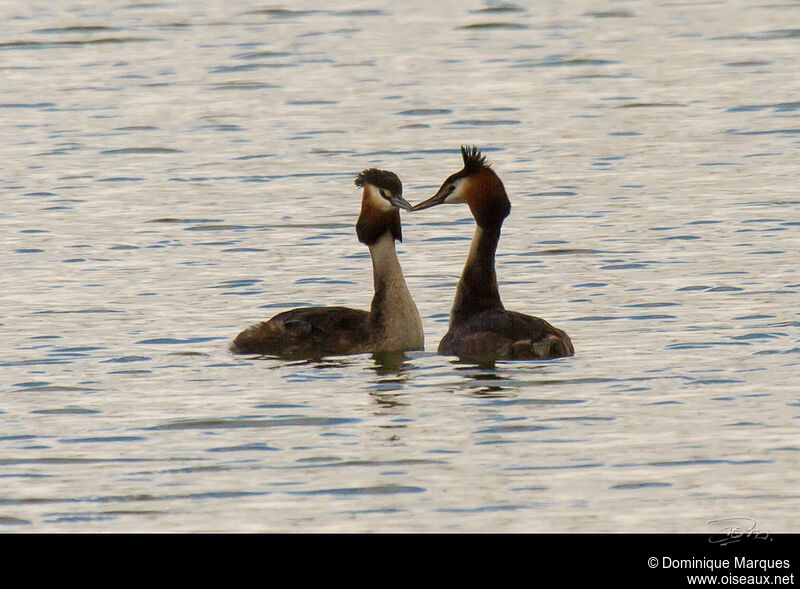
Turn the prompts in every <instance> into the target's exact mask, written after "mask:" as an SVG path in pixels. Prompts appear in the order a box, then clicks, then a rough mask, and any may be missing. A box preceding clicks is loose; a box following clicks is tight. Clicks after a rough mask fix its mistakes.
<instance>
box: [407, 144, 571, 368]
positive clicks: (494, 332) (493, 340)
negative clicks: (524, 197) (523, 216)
mask: <svg viewBox="0 0 800 589" xmlns="http://www.w3.org/2000/svg"><path fill="white" fill-rule="evenodd" d="M461 157H462V158H463V160H464V168H463V169H461V170H460V171H458V172H456V173H455V174H452V175H451V176H449V177H448V178H447V179H446V180H445V181H444V183H442V185H441V187H440V188H439V190H438V191H437V192H436V194H434V195H433V196H432V197H430V198H429V199H427V200H425V201H423V202H420V203H418V204H416V205H414V206H413V207H411V210H412V211H421V210H422V209H427V208H429V207H433V206H436V205H440V204H449V203H466V204H468V205H469V208H470V211H471V212H472V216H473V217H474V218H475V223H476V228H475V236H474V237H473V238H472V245H471V246H470V250H469V255H468V256H467V262H466V264H465V265H464V271H463V273H462V274H461V280H459V282H458V288H457V289H456V298H455V301H454V302H453V308H452V310H451V312H450V328H449V329H448V331H447V333H446V334H445V336H444V337H443V338H442V341H441V342H439V350H438V352H439V354H442V355H446V356H459V357H460V358H462V359H468V360H474V359H477V360H494V359H511V360H532V359H546V358H558V357H562V356H572V355H573V354H574V353H575V349H574V348H573V346H572V342H571V341H570V339H569V336H568V335H567V334H566V333H564V332H563V331H561V330H560V329H556V328H555V327H553V326H552V325H550V324H549V323H548V322H547V321H545V320H544V319H539V318H538V317H531V316H530V315H523V314H522V313H517V312H515V311H506V310H505V307H503V303H502V302H501V301H500V293H499V291H498V289H497V275H496V274H495V269H494V262H495V260H494V258H495V251H496V250H497V243H498V241H499V240H500V228H501V227H502V225H503V219H505V218H506V217H507V216H508V214H509V212H510V211H511V202H510V201H509V200H508V196H507V195H506V190H505V188H504V187H503V183H502V182H501V181H500V178H499V177H498V176H497V174H496V173H495V172H494V170H492V168H491V167H490V166H489V164H488V163H486V157H485V156H483V155H482V154H481V152H480V151H478V149H477V148H476V147H471V148H467V147H462V148H461Z"/></svg>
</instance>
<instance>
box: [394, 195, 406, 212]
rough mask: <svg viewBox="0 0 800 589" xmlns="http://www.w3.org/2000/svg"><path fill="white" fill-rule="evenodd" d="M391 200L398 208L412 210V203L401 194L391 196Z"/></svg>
mask: <svg viewBox="0 0 800 589" xmlns="http://www.w3.org/2000/svg"><path fill="white" fill-rule="evenodd" d="M389 202H390V203H392V205H393V206H396V207H397V208H398V209H403V210H404V211H410V210H411V203H410V202H408V201H407V200H406V199H404V198H403V197H402V196H400V195H392V196H391V197H390V198H389Z"/></svg>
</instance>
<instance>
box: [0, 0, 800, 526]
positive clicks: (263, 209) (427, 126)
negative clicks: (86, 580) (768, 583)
mask: <svg viewBox="0 0 800 589" xmlns="http://www.w3.org/2000/svg"><path fill="white" fill-rule="evenodd" d="M623 4H624V5H623ZM797 11H798V6H797V4H796V3H794V2H786V3H772V4H769V3H767V4H753V3H746V2H738V1H737V2H727V3H724V5H723V4H721V3H713V2H712V3H707V2H683V3H661V4H659V3H650V2H644V1H640V0H631V1H629V2H624V3H622V4H620V3H618V2H612V3H610V4H608V5H602V6H598V5H597V4H596V3H593V2H588V1H583V0H581V1H577V2H569V3H562V2H545V3H543V4H541V5H537V7H536V9H533V8H531V7H528V6H526V5H524V4H508V3H499V2H488V1H487V2H482V1H481V0H475V1H474V2H472V3H466V4H464V3H439V4H431V3H423V2H417V1H412V2H406V3H402V4H398V3H388V2H373V3H371V4H369V5H363V6H362V5H358V4H354V5H352V6H346V7H345V6H342V7H324V8H320V7H319V6H318V5H314V4H313V3H308V2H292V3H291V4H285V5H275V6H266V5H264V4H260V3H258V2H249V1H242V2H239V3H237V4H236V5H235V6H232V5H230V4H229V3H214V2H202V1H200V2H184V1H178V2H170V3H160V2H155V3H145V4H141V3H139V4H137V3H131V4H124V3H123V4H119V3H111V4H109V3H101V2H82V3H69V2H67V3H64V2H58V3H49V4H31V3H28V2H22V1H21V0H11V1H10V2H8V1H7V2H6V3H5V4H4V10H3V11H2V14H0V22H1V23H2V25H3V26H2V28H0V30H2V33H0V58H2V59H0V72H1V73H2V75H3V80H4V83H3V84H2V87H0V124H1V125H2V128H3V129H4V131H5V133H4V139H5V140H4V142H3V143H2V145H0V162H1V163H0V194H2V201H3V205H4V206H3V208H2V210H0V226H1V228H2V231H0V240H2V246H3V252H4V261H3V267H4V268H3V277H4V281H3V286H2V289H0V342H2V349H3V351H4V356H3V358H2V359H1V360H0V367H1V368H2V376H0V391H2V393H3V403H2V406H0V418H2V430H0V478H2V481H3V489H4V494H3V497H2V499H0V529H3V530H9V531H165V530H169V531H241V532H246V531H261V532H263V531H318V532H326V531H511V532H517V531H531V532H573V531H640V532H707V531H709V529H714V526H710V527H709V524H707V522H708V521H709V520H714V519H717V520H718V519H722V518H734V517H747V518H751V519H753V520H755V521H756V522H757V525H758V528H759V529H760V530H766V531H768V532H773V533H774V532H780V531H796V530H797V527H798V524H800V521H798V516H797V510H796V503H797V492H796V489H797V487H798V483H800V481H798V475H797V473H798V472H800V468H798V460H800V447H798V444H797V443H796V427H795V426H796V424H797V419H798V415H800V414H799V413H798V408H800V397H798V392H797V387H796V384H795V383H796V382H797V376H798V366H799V365H800V315H799V314H798V310H797V300H798V292H799V291H800V277H798V273H797V272H798V270H797V260H798V259H800V240H798V237H797V235H798V232H797V227H798V226H800V213H798V211H800V208H798V205H800V197H798V192H797V164H796V161H797V152H798V147H800V143H798V138H799V137H800V124H798V116H800V102H798V100H797V85H796V84H797V80H798V79H799V78H800V71H798V68H800V65H799V62H798V60H797V41H798V34H797V30H796V29H793V28H791V26H790V25H787V23H791V22H792V20H793V19H796V17H797ZM462 144H476V145H478V146H480V147H481V148H482V149H483V150H484V151H485V152H486V154H487V155H488V159H489V160H490V161H491V162H492V164H493V166H494V168H495V169H496V170H497V171H498V173H499V175H500V176H501V178H502V179H503V181H504V183H505V186H506V188H507V190H508V192H509V196H510V198H511V201H512V205H513V208H512V213H511V215H510V216H509V217H508V219H507V221H506V223H505V224H504V227H503V237H502V239H501V241H500V246H499V250H498V258H497V259H498V266H497V272H498V278H499V281H500V290H501V294H502V297H503V301H504V303H505V304H506V305H507V307H508V308H510V309H517V310H519V311H521V312H525V313H528V314H533V315H537V316H541V317H545V318H547V319H548V320H551V321H552V322H553V323H554V324H555V325H558V326H563V328H564V329H565V330H566V331H567V332H568V333H569V334H570V336H571V338H572V339H573V341H574V342H575V346H576V348H577V350H578V355H577V356H576V357H574V358H568V359H561V360H557V361H550V362H498V363H496V364H492V365H479V364H474V363H465V362H459V361H457V360H455V359H452V358H442V357H439V356H437V355H436V354H435V349H436V345H437V344H438V341H439V339H440V338H441V337H442V335H443V334H444V333H445V331H446V329H447V322H448V313H449V311H450V305H451V303H452V300H453V295H454V291H455V285H456V282H457V280H458V277H459V275H460V272H461V269H462V267H463V263H464V259H465V257H466V255H467V251H468V249H469V240H470V238H471V237H472V232H473V221H472V218H471V216H470V215H469V212H468V211H467V210H466V209H463V208H458V209H457V208H456V207H453V208H450V209H449V208H447V207H440V208H437V209H433V210H431V211H430V212H429V213H426V214H424V215H421V214H420V215H414V214H403V217H402V218H403V224H404V227H403V235H404V239H405V241H404V242H403V243H402V244H398V252H399V256H400V260H401V264H402V266H403V270H404V272H405V275H406V278H407V281H408V284H409V288H410V290H411V293H412V295H413V296H414V298H415V301H416V303H417V306H418V308H419V310H420V313H421V315H422V318H423V324H424V327H425V331H426V333H425V335H426V342H427V346H428V348H427V351H424V352H409V353H406V354H396V355H376V356H369V355H361V356H352V357H346V358H327V359H325V360H323V361H319V362H309V361H286V360H278V359H272V358H255V357H235V356H232V355H231V354H229V353H228V351H227V345H228V343H229V342H230V340H231V338H232V337H233V336H234V335H235V334H236V333H237V332H238V330H239V329H241V326H243V325H250V324H252V323H254V322H255V321H257V320H259V319H264V318H268V317H270V316H272V315H274V314H275V313H278V312H280V311H282V310H284V309H288V308H294V307H298V306H306V305H309V304H324V305H346V306H350V307H356V308H367V307H368V305H369V301H370V299H371V296H372V275H371V266H370V262H369V256H368V253H367V252H366V250H365V248H364V247H363V246H362V245H361V244H359V243H358V242H357V240H356V237H355V231H354V227H353V225H354V222H355V219H356V215H357V214H358V207H359V199H358V191H357V189H356V188H355V187H354V186H353V185H352V181H353V178H354V175H355V174H356V173H357V172H358V171H360V170H362V169H364V168H367V167H378V168H386V169H393V170H394V171H396V172H397V173H398V175H399V176H400V177H401V178H402V180H403V183H404V186H405V196H406V197H407V198H408V199H409V200H410V201H412V202H418V201H420V200H422V199H423V198H427V197H428V196H430V195H431V194H433V191H434V190H436V188H437V187H438V183H439V181H440V180H441V178H442V177H443V173H446V172H447V173H449V171H452V170H451V169H450V168H451V166H452V165H453V162H454V161H458V148H459V146H460V145H462ZM440 209H441V210H440Z"/></svg>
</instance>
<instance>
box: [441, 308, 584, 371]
mask: <svg viewBox="0 0 800 589" xmlns="http://www.w3.org/2000/svg"><path fill="white" fill-rule="evenodd" d="M439 353H440V354H446V355H452V356H459V357H460V358H463V359H477V360H486V359H505V360H537V359H542V360H543V359H548V358H560V357H563V356H572V355H573V354H574V353H575V349H574V347H573V346H572V342H571V341H570V339H569V336H568V335H567V334H566V333H565V332H564V331H562V330H560V329H558V328H556V327H553V326H552V325H550V323H548V322H547V321H545V320H544V319H540V318H539V317H533V316H531V315H525V314H523V313H517V312H516V311H506V310H504V309H490V310H487V311H483V312H481V313H478V314H476V315H474V316H472V317H470V318H469V319H467V320H466V321H462V322H460V323H458V324H456V325H452V326H451V327H450V330H449V331H448V332H447V334H446V335H445V336H444V338H442V341H441V342H440V343H439Z"/></svg>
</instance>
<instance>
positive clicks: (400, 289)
mask: <svg viewBox="0 0 800 589" xmlns="http://www.w3.org/2000/svg"><path fill="white" fill-rule="evenodd" d="M369 253H370V255H371V256H372V276H373V280H374V283H375V296H373V298H372V308H371V309H370V319H369V320H370V326H371V329H372V330H373V332H374V334H373V338H374V340H375V341H374V344H375V350H376V351H397V350H422V349H423V348H424V345H425V342H424V335H423V331H422V320H421V319H420V317H419V311H417V306H416V305H415V304H414V300H413V299H412V298H411V293H409V292H408V286H407V285H406V281H405V278H404V277H403V270H402V268H401V267H400V260H398V259H397V251H396V250H395V247H394V238H393V237H392V235H391V234H390V233H384V234H383V235H381V236H380V237H379V238H378V241H376V242H375V243H373V244H372V245H370V246H369Z"/></svg>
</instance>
